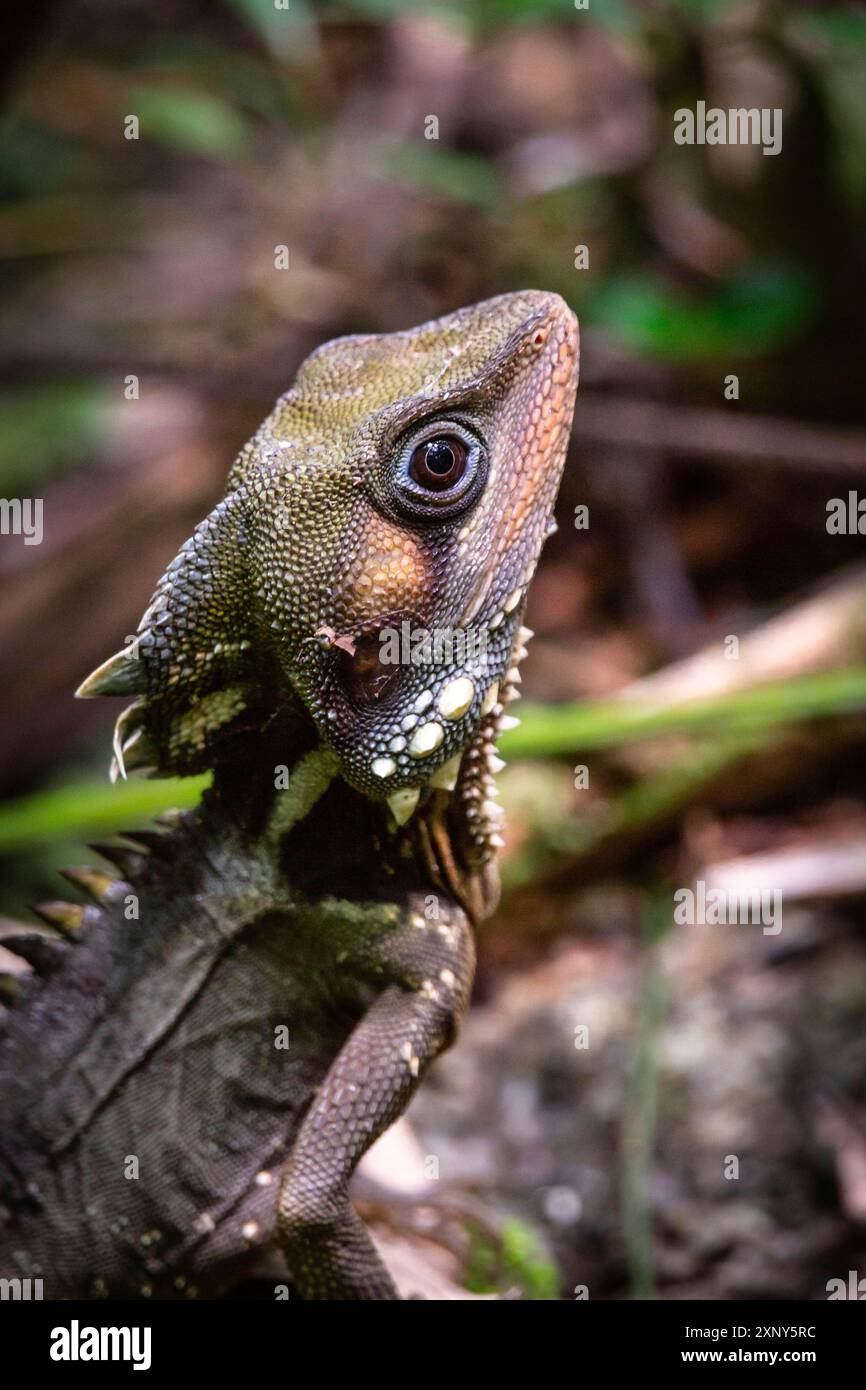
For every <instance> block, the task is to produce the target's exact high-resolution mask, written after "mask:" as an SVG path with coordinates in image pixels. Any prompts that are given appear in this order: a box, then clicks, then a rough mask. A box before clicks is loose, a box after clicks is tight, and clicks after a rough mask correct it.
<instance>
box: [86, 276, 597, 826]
mask: <svg viewBox="0 0 866 1390" xmlns="http://www.w3.org/2000/svg"><path fill="white" fill-rule="evenodd" d="M576 380H577V324H576V320H575V318H574V315H573V314H572V313H571V311H570V310H569V309H568V307H567V306H566V305H565V303H564V302H563V301H562V300H561V299H560V298H559V297H558V296H557V295H555V294H548V293H542V292H538V291H525V292H521V293H515V294H506V295H502V296H500V297H498V298H496V299H492V300H488V301H486V302H485V303H482V304H478V305H475V306H473V307H471V308H467V309H462V310H459V311H457V312H456V313H452V314H450V315H448V316H446V317H444V318H440V319H437V320H435V321H433V322H431V323H428V324H424V325H422V326H421V327H419V328H415V329H411V330H408V331H406V332H399V333H390V334H382V335H370V336H355V337H349V338H342V339H337V340H335V341H333V342H330V343H327V344H325V345H324V346H323V347H321V348H319V349H318V350H317V351H315V352H314V353H313V354H312V355H311V356H310V357H309V358H308V359H307V360H306V362H305V363H304V364H303V365H302V367H301V369H300V371H299V373H298V376H297V378H296V381H295V384H294V385H293V387H292V388H291V389H290V390H289V391H288V392H287V393H286V395H284V396H283V397H282V398H281V399H280V400H279V401H278V402H277V404H276V407H275V408H274V411H273V412H272V414H271V415H270V416H269V418H268V419H267V420H266V421H265V423H264V424H263V425H262V427H261V428H260V429H259V431H258V432H257V433H256V435H255V436H254V438H253V439H252V440H251V441H250V443H249V444H248V445H247V446H246V448H245V449H244V450H243V451H242V453H241V455H240V457H239V458H238V460H237V462H236V463H235V465H234V467H233V469H232V471H231V473H230V475H229V479H228V485H227V492H226V496H225V498H224V500H223V502H222V503H220V505H219V506H218V507H217V508H216V509H215V511H214V512H213V513H212V514H211V516H210V517H208V518H207V520H206V521H205V522H203V523H202V525H201V526H200V527H199V528H197V531H196V533H195V535H194V536H193V537H192V538H191V540H190V541H188V542H187V543H186V546H185V547H184V549H183V550H182V551H181V553H180V555H179V556H178V558H177V560H175V561H174V563H173V565H172V566H171V567H170V568H169V570H168V572H167V574H166V576H165V578H164V579H163V581H162V583H161V585H160V587H159V589H158V590H157V592H156V595H155V596H154V600H153V601H152V603H151V605H150V607H149V609H148V611H147V613H146V614H145V616H144V618H143V619H142V623H141V625H140V628H139V633H138V635H137V638H136V651H135V657H136V658H138V660H136V662H135V666H136V667H137V668H138V669H137V671H136V670H134V668H133V664H132V661H131V659H130V654H129V652H128V651H127V652H125V653H120V654H119V655H118V657H116V658H112V660H111V661H110V662H108V663H106V664H105V666H104V667H101V668H100V669H99V671H98V672H96V673H94V676H92V677H90V679H89V681H88V682H85V685H84V686H83V687H82V690H81V692H80V693H82V694H97V693H100V694H101V693H126V692H127V691H135V692H137V693H139V694H141V695H143V699H142V700H140V701H139V702H138V704H137V705H135V706H133V707H132V713H131V715H129V717H128V718H127V720H126V722H125V723H123V724H122V727H121V730H120V733H119V735H118V739H117V740H116V752H117V753H118V754H119V758H120V765H121V767H122V766H123V762H124V759H125V760H126V762H127V763H129V761H130V754H132V757H133V760H134V761H146V760H147V761H155V762H156V765H157V768H158V770H159V771H160V772H164V771H169V770H180V771H192V770H196V769H197V768H199V767H203V766H209V765H211V764H212V763H213V761H214V756H215V751H214V750H215V749H216V748H217V747H218V745H219V741H220V738H221V737H224V736H225V735H226V734H227V733H229V732H231V730H232V729H233V728H236V727H237V726H238V724H243V723H244V721H245V720H246V721H249V718H250V710H251V709H252V708H253V707H258V708H261V707H262V699H263V693H264V698H265V703H266V704H267V701H268V700H270V702H271V703H272V704H274V703H276V702H277V701H278V700H279V699H282V698H285V696H286V693H287V692H291V694H292V695H293V696H294V697H295V698H296V699H297V700H298V701H300V702H301V704H302V705H303V707H304V708H305V709H306V711H307V712H308V714H309V716H311V718H312V720H313V722H314V724H315V726H316V728H317V731H318V735H319V738H320V740H321V741H322V742H323V743H324V744H325V745H326V746H327V747H328V748H329V749H330V750H332V752H333V754H334V756H335V758H336V759H337V762H338V766H339V771H340V773H341V775H342V776H343V778H344V779H345V780H346V781H347V782H348V783H349V784H350V785H351V786H353V787H355V788H356V789H357V790H358V791H361V792H363V793H365V794H366V795H368V796H371V797H374V798H382V799H385V800H387V801H388V803H389V805H390V806H391V808H392V810H393V812H394V815H395V818H396V819H397V820H398V822H399V821H401V820H404V819H406V818H407V817H408V815H409V814H410V813H411V810H412V809H413V808H414V805H415V803H416V802H417V799H418V796H419V794H420V792H421V790H422V789H423V788H424V787H425V786H427V785H428V784H432V785H433V786H439V787H443V788H449V787H453V786H454V784H455V782H456V780H457V777H458V771H459V764H460V760H461V757H462V755H463V754H464V752H465V751H466V750H467V749H469V748H470V746H471V745H472V744H473V743H474V742H476V741H477V738H478V735H479V731H480V730H482V729H485V728H486V729H487V730H488V733H489V734H490V736H491V737H492V736H493V734H494V733H495V729H496V726H497V723H501V722H502V720H503V719H505V720H507V718H508V716H507V715H505V713H504V703H505V701H506V700H507V698H508V695H509V693H510V692H513V689H514V685H515V684H516V682H517V681H518V680H519V675H518V674H517V672H516V661H517V660H519V657H520V654H521V652H522V640H521V635H520V633H521V628H520V622H521V614H522V611H523V607H524V602H525V596H526V589H527V585H528V583H529V581H530V579H531V577H532V574H533V571H534V569H535V566H536V563H537V560H538V556H539V552H540V550H541V547H542V545H543V543H544V540H545V537H546V536H547V534H548V533H549V530H550V529H551V525H552V523H551V512H552V508H553V504H554V501H555V497H556V492H557V488H558V485H559V478H560V474H561V470H562V464H563V460H564V457H565V450H566V445H567V442H568V435H569V430H570V423H571V414H572V409H573V404H574V395H575V389H576ZM122 718H123V717H122Z"/></svg>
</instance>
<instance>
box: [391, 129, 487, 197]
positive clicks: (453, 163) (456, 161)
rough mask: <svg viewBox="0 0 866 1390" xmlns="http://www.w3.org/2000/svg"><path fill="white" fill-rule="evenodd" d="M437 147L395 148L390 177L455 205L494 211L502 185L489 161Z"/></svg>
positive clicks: (406, 145) (410, 144)
mask: <svg viewBox="0 0 866 1390" xmlns="http://www.w3.org/2000/svg"><path fill="white" fill-rule="evenodd" d="M434 145H435V142H433V141H431V142H430V143H429V144H428V143H421V142H419V141H411V142H409V141H407V142H406V143H404V144H401V145H395V146H393V147H391V148H390V149H389V150H388V151H387V152H386V155H385V161H384V162H385V172H386V174H387V175H389V176H390V177H391V178H393V179H396V180H397V181H398V182H400V183H405V184H410V185H412V186H414V187H415V188H418V189H421V190H422V191H424V192H427V193H433V194H436V195H437V196H439V197H442V198H447V199H449V200H450V201H451V202H454V203H473V204H475V206H476V207H481V208H486V209H490V208H491V207H492V206H493V205H494V204H495V203H496V202H497V201H498V200H499V198H500V196H501V192H502V184H501V181H500V178H499V175H498V174H497V172H496V170H495V169H494V168H493V166H492V165H491V164H490V162H489V161H488V160H486V159H484V158H483V157H482V156H481V155H476V154H462V153H458V152H456V151H454V150H449V149H437V148H434Z"/></svg>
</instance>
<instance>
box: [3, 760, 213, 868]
mask: <svg viewBox="0 0 866 1390" xmlns="http://www.w3.org/2000/svg"><path fill="white" fill-rule="evenodd" d="M209 782H210V777H209V776H204V777H169V778H163V779H160V780H156V779H154V780H153V781H150V780H144V779H136V778H131V779H130V780H129V781H128V782H118V783H117V784H116V785H115V786H112V785H111V783H110V782H109V781H108V780H107V779H106V780H105V781H101V782H92V781H90V782H71V783H68V784H67V785H65V786H62V787H54V788H52V789H51V790H49V791H42V792H36V793H35V794H34V795H33V796H28V797H23V798H21V799H20V800H18V801H9V802H7V803H6V804H5V805H4V806H0V852H2V853H8V852H9V851H11V850H18V849H21V848H24V847H29V846H32V845H39V844H49V843H50V842H51V841H52V840H54V839H56V838H58V837H60V836H63V837H65V838H67V839H72V838H74V839H87V838H88V837H89V836H91V835H94V834H98V833H99V832H101V831H105V830H111V831H116V830H117V827H118V826H119V825H124V824H127V825H128V824H130V823H132V824H135V823H136V821H140V820H142V819H143V820H150V819H152V818H153V817H154V816H158V815H159V813H160V812H161V811H164V810H166V808H167V807H169V806H172V807H175V806H176V807H179V808H180V809H181V810H186V809H187V808H189V807H191V806H196V805H197V804H198V802H199V801H200V799H201V794H202V792H203V791H204V790H205V788H206V787H207V786H208V785H209Z"/></svg>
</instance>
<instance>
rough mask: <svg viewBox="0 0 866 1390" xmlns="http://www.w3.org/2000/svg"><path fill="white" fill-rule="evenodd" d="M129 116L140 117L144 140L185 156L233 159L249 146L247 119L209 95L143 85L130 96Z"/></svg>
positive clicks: (171, 87)
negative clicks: (164, 146) (154, 142)
mask: <svg viewBox="0 0 866 1390" xmlns="http://www.w3.org/2000/svg"><path fill="white" fill-rule="evenodd" d="M126 99H127V102H128V113H129V114H131V115H135V116H138V118H139V121H140V122H141V138H142V139H143V140H154V141H156V143H157V144H160V145H167V146H169V147H170V148H171V149H174V150H179V151H180V152H182V153H184V154H199V155H213V156H217V157H224V158H225V157H232V156H234V155H237V154H240V153H241V152H242V150H243V149H244V147H245V145H246V143H247V126H246V122H245V121H244V119H243V117H242V116H241V115H240V114H239V113H238V112H237V111H236V110H235V109H234V107H232V106H229V104H228V103H227V102H225V101H223V100H222V99H221V98H219V97H215V96H211V94H210V93H209V92H203V91H194V90H193V89H191V88H188V87H187V88H184V87H174V86H159V85H155V84H154V85H151V86H146V85H143V84H142V85H139V86H136V87H133V88H132V89H131V90H130V91H129V92H128V93H127V98H126Z"/></svg>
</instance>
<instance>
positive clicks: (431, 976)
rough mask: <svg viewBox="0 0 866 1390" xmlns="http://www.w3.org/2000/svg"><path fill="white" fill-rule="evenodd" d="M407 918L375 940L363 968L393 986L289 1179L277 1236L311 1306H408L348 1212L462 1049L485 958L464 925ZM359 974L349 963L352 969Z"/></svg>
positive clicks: (371, 1014)
mask: <svg viewBox="0 0 866 1390" xmlns="http://www.w3.org/2000/svg"><path fill="white" fill-rule="evenodd" d="M445 911H446V914H447V915H446V916H445V917H444V918H440V919H438V920H436V921H427V920H426V919H425V918H424V917H423V916H421V915H420V914H419V913H417V912H412V911H408V912H406V913H405V914H404V915H403V916H402V917H401V921H400V925H399V926H398V927H397V928H396V929H395V930H393V931H390V932H388V933H386V934H385V935H383V936H381V937H379V938H377V940H376V942H375V943H374V947H373V950H372V952H371V951H370V945H369V940H368V941H367V942H366V943H365V949H363V955H362V957H361V958H360V959H359V960H358V962H357V964H358V965H359V967H360V968H361V969H363V970H365V972H366V970H368V969H369V970H371V973H374V974H375V975H376V977H377V978H379V979H380V980H381V979H384V980H385V981H386V985H385V988H384V989H383V991H382V993H381V994H380V995H379V996H378V997H377V998H376V1000H375V1002H374V1003H373V1004H372V1005H371V1007H370V1008H369V1009H368V1010H367V1012H366V1014H365V1015H364V1017H363V1018H362V1019H361V1021H360V1022H359V1023H358V1025H357V1027H356V1028H355V1030H354V1031H353V1033H352V1034H351V1036H350V1037H349V1039H348V1041H347V1042H346V1044H345V1046H344V1047H343V1049H342V1051H341V1052H340V1054H339V1056H338V1057H337V1058H336V1060H335V1062H334V1063H333V1065H332V1066H331V1069H330V1071H329V1072H328V1074H327V1076H326V1077H325V1080H324V1082H323V1083H322V1086H321V1087H320V1089H319V1091H318V1093H317V1095H316V1098H315V1100H314V1101H313V1103H312V1105H311V1107H310V1109H309V1111H308V1112H307V1115H306V1117H305V1119H304V1121H303V1124H302V1125H301V1129H300V1131H299V1133H298V1137H297V1139H296V1141H295V1144H294V1147H293V1149H292V1152H291V1154H290V1156H289V1159H288V1161H287V1163H286V1166H285V1169H284V1171H283V1177H282V1182H281V1185H280V1194H279V1202H278V1213H277V1224H278V1231H279V1236H280V1242H281V1245H282V1248H283V1252H284V1254H285V1256H286V1259H287V1261H288V1263H289V1268H290V1269H291V1271H292V1275H293V1277H294V1279H295V1282H296V1284H297V1286H298V1288H299V1290H300V1292H301V1294H302V1295H303V1296H304V1298H308V1299H395V1298H398V1297H399V1295H398V1293H397V1290H396V1288H395V1286H394V1283H393V1281H392V1280H391V1277H390V1275H389V1274H388V1272H387V1270H386V1269H385V1266H384V1265H383V1263H382V1261H381V1259H380V1258H379V1255H378V1254H377V1252H376V1249H375V1247H374V1245H373V1243H372V1241H371V1240H370V1237H369V1236H368V1235H367V1232H366V1230H365V1229H364V1226H363V1224H362V1222H361V1220H360V1218H359V1217H358V1216H357V1214H356V1213H355V1211H354V1209H353V1208H352V1206H351V1203H350V1201H349V1179H350V1177H351V1175H352V1173H353V1172H354V1170H355V1167H356V1165H357V1164H358V1162H359V1161H360V1159H361V1157H362V1156H363V1154H364V1153H365V1152H366V1151H367V1149H368V1148H369V1147H370V1145H371V1144H372V1143H373V1142H374V1141H375V1140H376V1139H378V1137H379V1135H380V1134H382V1133H383V1132H384V1131H385V1130H386V1129H387V1128H388V1126H389V1125H390V1124H393V1122H394V1121H395V1120H396V1119H397V1118H398V1116H400V1115H401V1114H402V1113H403V1111H404V1110H405V1109H406V1106H407V1105H408V1104H409V1101H410V1100H411V1098H412V1096H413V1094H414V1092H415V1090H416V1088H417V1086H418V1084H419V1082H420V1080H421V1078H422V1076H423V1075H424V1072H425V1071H426V1069H427V1067H428V1066H429V1064H430V1062H432V1061H433V1059H434V1058H435V1057H436V1056H438V1054H439V1053H440V1052H442V1051H443V1050H444V1049H445V1048H446V1047H448V1046H449V1045H450V1044H451V1043H452V1042H453V1040H454V1038H455V1036H456V1033H457V1029H458V1027H459V1024H460V1020H461V1018H462V1016H463V1013H464V1012H465V1009H466V1005H467V1003H468V999H469V993H470V990H471V987H472V977H473V972H474V966H475V948H474V941H473V938H472V930H471V928H470V926H469V923H468V921H467V920H466V918H465V916H464V915H463V913H462V912H461V911H460V910H459V909H458V908H456V907H454V906H453V905H451V904H448V905H447V908H446V909H445ZM349 964H351V962H350V963H349Z"/></svg>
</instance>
